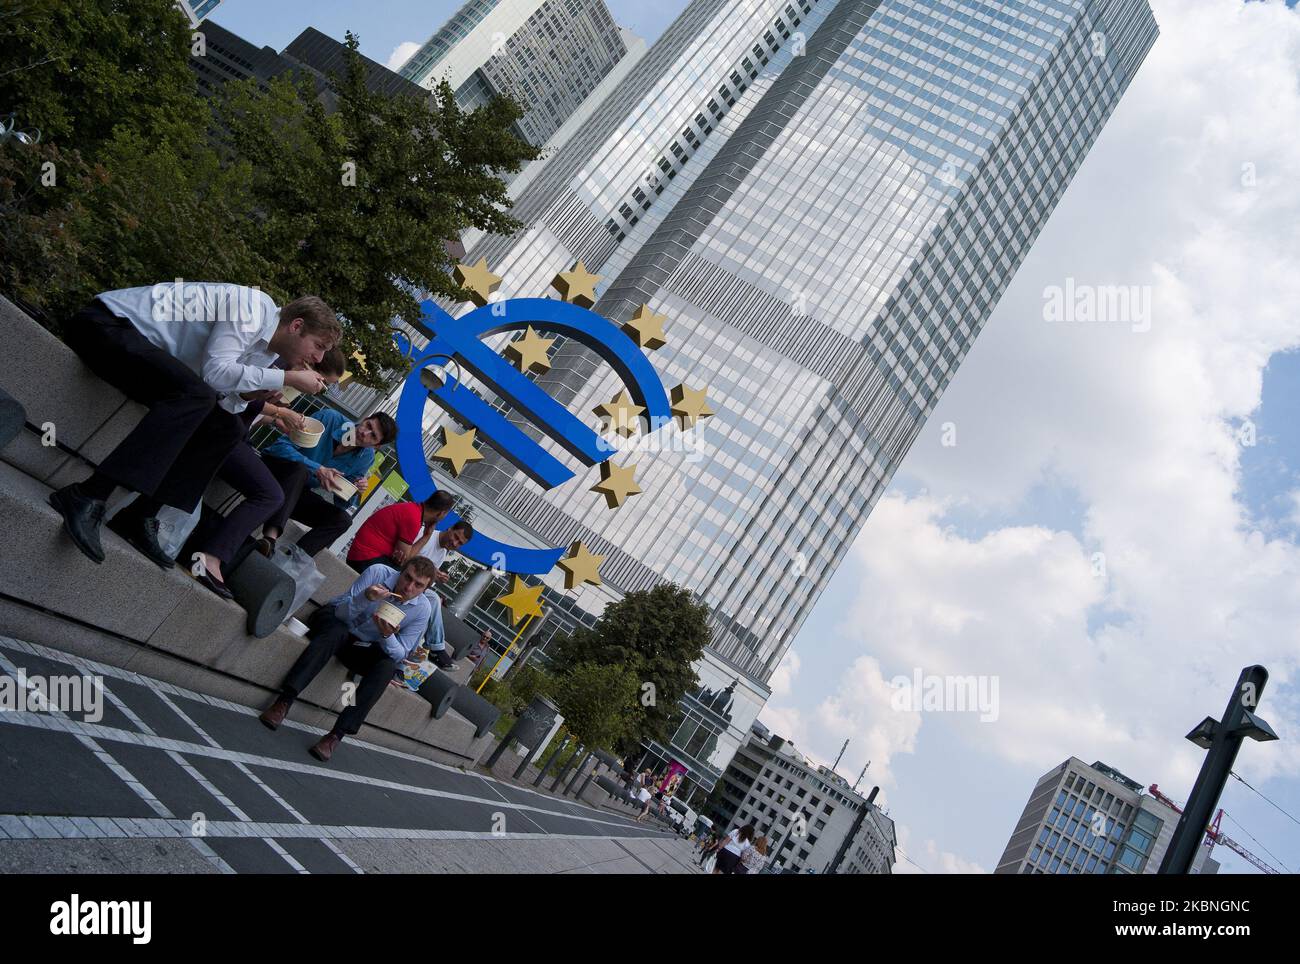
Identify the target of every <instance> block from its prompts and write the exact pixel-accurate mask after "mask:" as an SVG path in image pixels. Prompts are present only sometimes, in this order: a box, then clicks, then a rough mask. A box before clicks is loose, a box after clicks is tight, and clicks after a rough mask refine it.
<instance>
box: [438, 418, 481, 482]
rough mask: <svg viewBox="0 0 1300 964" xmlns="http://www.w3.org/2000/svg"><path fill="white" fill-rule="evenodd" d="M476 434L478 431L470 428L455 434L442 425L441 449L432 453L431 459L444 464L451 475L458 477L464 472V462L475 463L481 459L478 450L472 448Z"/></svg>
mask: <svg viewBox="0 0 1300 964" xmlns="http://www.w3.org/2000/svg"><path fill="white" fill-rule="evenodd" d="M477 434H478V429H473V428H471V429H469V430H468V431H466V432H460V433H457V432H453V431H452V430H451V429H450V428H448V427H447V426H445V425H444V426H443V428H442V448H440V449H438V451H436V452H434V453H433V457H434V458H435V459H440V460H441V461H443V462H446V463H447V464H448V465H449V466H450V467H451V474H452V475H460V474H461V473H462V472H464V471H465V463H466V462H476V461H478V460H479V459H481V458H482V457H483V456H482V455H481V454H479V451H478V449H476V448H474V436H475V435H477Z"/></svg>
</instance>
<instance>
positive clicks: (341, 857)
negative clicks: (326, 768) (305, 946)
mask: <svg viewBox="0 0 1300 964" xmlns="http://www.w3.org/2000/svg"><path fill="white" fill-rule="evenodd" d="M154 695H155V696H157V697H158V698H159V699H160V700H162V701H163V703H165V704H166V705H167V707H168V708H169V709H171V711H172V712H174V713H175V714H176V715H177V716H179V717H180V718H181V719H182V720H183V721H184V722H185V725H186V726H188V727H190V728H191V729H192V730H194V732H195V733H197V734H198V735H199V736H200V737H201V738H202V739H203V740H204V742H206V743H207V744H208V745H209V746H214V747H215V746H219V745H220V744H218V743H217V741H216V740H214V739H212V737H210V736H209V735H208V734H207V732H206V731H205V730H204V729H203V727H201V726H199V725H198V724H197V723H195V722H194V721H193V720H191V719H190V718H189V717H188V716H187V715H186V714H185V711H184V710H182V709H181V708H180V707H179V706H177V705H176V704H175V703H174V702H173V701H172V699H171V698H170V697H169V696H168V695H167V694H166V693H158V692H155V693H154ZM235 768H236V769H237V770H239V772H240V773H242V774H244V776H246V777H248V779H249V780H251V781H253V783H254V784H255V785H256V786H258V787H259V788H261V789H262V790H263V791H264V792H265V793H266V795H267V796H269V797H270V798H271V799H272V800H274V801H275V802H276V803H278V804H279V805H280V806H281V807H283V808H284V809H285V810H287V811H288V812H289V815H290V816H291V817H293V818H294V819H295V820H297V821H298V822H299V823H309V822H310V821H308V819H307V818H306V817H304V816H303V815H302V814H301V813H299V812H298V811H297V810H296V809H294V808H293V807H292V806H291V805H290V804H289V801H288V800H286V799H284V797H282V796H280V794H278V793H276V792H275V791H274V790H273V789H271V787H269V786H268V785H267V784H266V782H265V781H264V780H263V779H262V778H261V777H259V776H258V775H257V774H256V773H254V772H253V771H252V770H250V769H249V768H248V767H247V766H245V765H244V764H243V763H236V764H235ZM232 812H234V810H233V808H232ZM236 816H238V814H237V813H236ZM240 819H244V820H246V819H247V817H241V818H240ZM322 842H323V843H324V844H325V847H326V849H327V850H329V851H330V852H331V853H332V854H334V856H335V857H337V858H338V859H339V860H341V861H342V862H343V863H344V864H345V865H346V866H347V867H348V868H349V869H350V870H351V871H352V872H353V873H354V874H361V873H365V871H363V870H362V869H361V868H360V867H359V866H357V864H356V863H355V862H354V861H353V860H352V858H351V857H349V856H348V855H347V854H345V853H344V852H343V851H342V850H340V849H339V848H338V847H336V846H334V844H333V843H331V842H330V841H329V840H324V841H322ZM302 873H307V870H306V869H305V868H304V869H303V871H302Z"/></svg>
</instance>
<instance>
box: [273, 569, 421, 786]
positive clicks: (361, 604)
mask: <svg viewBox="0 0 1300 964" xmlns="http://www.w3.org/2000/svg"><path fill="white" fill-rule="evenodd" d="M433 569H434V566H433V563H432V562H430V561H429V560H428V559H426V558H424V557H423V556H416V557H414V558H413V559H411V560H410V561H409V562H407V563H406V564H405V565H404V566H402V568H401V570H400V571H399V570H397V569H394V568H393V567H392V566H386V565H381V564H376V565H373V566H370V567H368V568H367V569H366V570H365V571H364V572H362V573H361V575H360V576H359V577H358V578H357V580H356V581H355V582H354V583H352V586H351V588H349V589H348V591H347V592H345V593H342V594H341V595H339V596H336V597H335V598H334V599H331V600H330V601H329V602H328V603H327V604H325V605H324V606H322V607H321V608H320V609H318V610H316V612H314V613H312V615H311V617H310V618H309V620H308V633H307V640H308V643H307V648H306V649H305V650H303V652H302V655H301V656H299V657H298V659H297V661H296V662H295V663H294V664H293V666H292V667H291V668H290V669H289V672H288V674H287V675H286V676H285V678H284V682H283V683H281V684H280V695H279V696H277V697H276V699H275V702H273V703H272V704H271V705H270V706H269V707H267V708H266V710H265V711H264V712H263V713H262V715H261V716H260V717H258V718H259V719H260V720H261V721H262V723H263V725H265V726H266V727H268V728H269V729H272V730H275V729H279V727H280V724H281V723H283V722H284V718H285V716H286V715H287V714H288V712H289V708H290V707H291V706H293V702H294V700H295V699H297V697H298V694H299V693H301V692H302V691H303V690H305V689H306V688H307V687H308V686H309V685H310V684H311V681H312V680H314V679H315V678H316V676H317V675H318V674H319V673H320V671H321V670H323V669H324V668H325V666H326V665H327V664H328V663H329V661H330V658H331V657H334V656H337V657H338V658H339V661H340V662H342V663H343V665H344V666H346V667H347V668H348V669H350V670H352V671H353V672H354V673H360V674H361V685H360V686H358V687H357V691H356V694H355V700H354V702H353V703H352V704H351V705H349V706H347V707H345V708H344V709H343V712H342V713H340V714H339V716H338V720H337V721H336V722H335V724H334V726H333V728H332V729H331V730H330V731H329V732H328V733H326V734H325V736H323V737H322V738H321V739H320V741H319V742H317V743H316V745H315V746H313V747H312V748H311V751H310V752H311V754H312V756H314V757H316V759H318V760H320V761H322V762H329V759H330V757H331V756H333V754H334V751H335V749H337V748H338V745H339V743H340V742H342V740H343V738H344V737H346V736H351V735H354V734H356V733H357V732H358V731H359V730H360V729H361V724H362V723H363V722H365V719H366V715H367V714H368V713H369V712H370V710H371V709H372V708H373V707H374V705H375V704H376V703H378V702H379V698H380V697H381V696H383V694H384V690H385V689H386V688H387V687H388V684H389V682H391V681H392V679H393V676H394V675H395V674H396V672H397V669H398V667H399V666H401V665H402V663H403V662H404V661H405V660H406V659H407V658H408V657H409V656H410V655H411V653H412V651H413V650H414V649H415V648H416V647H417V646H418V645H419V644H420V637H421V636H423V635H424V629H425V627H426V626H427V625H428V622H429V615H430V611H429V600H428V599H427V598H425V595H424V592H425V590H426V589H428V588H429V586H430V585H431V584H432V582H433Z"/></svg>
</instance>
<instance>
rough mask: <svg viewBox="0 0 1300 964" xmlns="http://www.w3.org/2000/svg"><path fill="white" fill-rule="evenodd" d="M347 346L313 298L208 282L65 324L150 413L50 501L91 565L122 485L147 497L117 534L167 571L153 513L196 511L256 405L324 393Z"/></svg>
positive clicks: (104, 301)
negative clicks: (282, 299)
mask: <svg viewBox="0 0 1300 964" xmlns="http://www.w3.org/2000/svg"><path fill="white" fill-rule="evenodd" d="M341 336H342V328H341V326H340V325H339V321H338V318H337V317H336V316H335V314H334V312H333V311H332V310H331V309H330V307H329V306H328V305H326V304H325V302H323V301H321V299H319V298H317V297H314V296H307V297H303V298H298V299H297V300H295V301H291V302H289V303H288V304H287V305H285V306H284V308H283V309H281V308H277V307H276V305H275V302H274V301H272V300H271V298H270V296H269V295H267V294H266V293H265V292H262V291H260V290H258V289H257V288H248V287H243V286H240V285H227V284H214V283H202V282H184V283H182V282H180V281H177V282H176V283H175V284H170V283H168V284H158V285H154V286H153V287H146V288H125V289H122V290H120V291H107V292H104V293H103V294H101V295H99V296H97V297H96V298H95V300H94V301H93V302H92V303H91V304H90V305H89V306H88V307H87V308H84V309H82V310H81V311H79V312H77V313H76V314H75V315H73V316H72V319H71V320H70V321H69V322H68V323H67V324H66V325H65V326H64V340H65V341H66V342H67V344H68V346H69V347H70V348H71V349H72V350H73V351H75V352H76V353H77V354H78V355H80V356H81V359H82V361H84V362H85V363H86V365H87V366H88V367H89V368H90V369H91V371H93V372H94V373H95V374H96V375H98V376H99V377H100V378H102V379H104V380H105V381H106V382H108V383H109V384H110V385H113V386H114V387H116V388H118V389H119V390H121V391H122V392H123V393H124V394H125V395H126V396H127V397H129V398H132V399H135V400H136V401H137V402H140V403H142V404H144V405H146V406H148V408H149V412H148V414H146V415H145V417H144V418H142V419H141V420H140V422H139V423H138V424H137V425H136V426H135V428H134V429H132V430H131V432H130V434H128V435H127V437H126V438H125V439H123V440H122V442H121V444H119V445H118V446H117V448H115V449H114V450H113V451H112V452H110V453H109V454H108V456H107V457H106V458H104V460H103V461H102V462H100V464H99V468H98V469H97V470H96V471H95V473H94V474H93V475H91V476H90V478H88V479H86V480H85V481H83V482H78V483H76V484H75V485H69V486H66V487H64V488H62V489H59V490H58V491H57V492H54V493H52V494H51V495H50V504H51V505H52V506H54V508H56V509H57V510H58V511H59V512H60V514H62V516H63V525H64V529H65V530H66V531H67V533H68V535H69V536H71V537H72V540H73V541H74V542H75V543H76V544H77V547H78V548H79V549H80V550H81V551H82V552H83V553H85V554H86V556H88V557H89V558H90V559H91V560H93V561H94V562H97V563H98V562H103V561H104V550H103V547H102V545H101V544H100V526H101V524H102V523H103V520H104V509H105V506H104V503H105V501H106V500H107V499H108V497H109V496H110V495H111V494H112V493H113V490H114V489H115V488H116V487H117V486H122V487H123V488H126V489H128V490H130V491H132V492H137V493H139V495H138V496H137V498H136V499H135V501H134V502H133V503H132V504H131V505H130V506H128V507H127V509H125V510H123V511H122V512H120V513H118V516H116V517H114V520H113V529H114V530H115V531H117V532H119V533H120V534H121V535H123V536H124V537H125V538H126V539H127V540H128V541H129V542H130V543H131V545H133V546H135V548H136V549H138V550H139V551H140V552H142V553H144V554H145V555H146V556H148V557H149V558H150V559H151V560H153V561H154V562H155V563H157V564H158V565H159V566H162V567H164V568H170V567H171V565H172V564H173V560H172V559H171V558H170V557H169V556H168V555H167V554H166V553H165V552H164V551H163V550H162V547H161V546H160V545H159V544H158V520H157V518H156V514H157V512H158V510H159V509H161V508H162V507H163V506H165V505H169V506H174V507H175V508H177V509H181V510H182V511H185V512H190V511H193V509H194V507H195V506H196V505H197V504H198V501H199V499H200V498H201V497H202V495H203V490H204V489H205V488H207V485H208V483H209V482H210V481H211V480H212V477H213V476H214V475H215V474H216V472H217V469H218V468H219V467H220V466H221V463H222V462H223V461H224V460H225V458H226V456H227V455H229V454H230V451H231V450H232V449H233V448H234V447H235V445H236V444H238V442H239V440H240V439H242V438H243V437H244V434H245V432H246V430H247V426H246V425H245V424H244V422H243V421H242V420H241V419H240V417H239V416H238V414H236V413H238V412H240V411H242V410H243V409H244V408H245V407H246V406H247V404H248V402H249V401H252V400H255V399H259V398H260V399H265V398H268V397H273V396H275V394H276V393H277V392H278V391H279V390H280V389H281V388H284V387H285V386H290V387H292V388H296V389H298V390H299V391H302V392H309V393H315V392H318V391H320V390H321V389H322V388H323V387H324V383H323V381H322V379H321V376H320V375H319V374H318V373H316V372H315V371H311V370H310V369H309V368H308V366H310V365H314V364H316V363H318V362H319V361H320V360H321V358H322V357H323V356H324V354H325V352H326V351H328V350H329V349H330V348H332V347H334V346H335V345H336V344H337V343H338V341H339V339H340V338H341Z"/></svg>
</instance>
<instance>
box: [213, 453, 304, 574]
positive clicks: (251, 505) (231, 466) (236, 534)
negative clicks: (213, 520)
mask: <svg viewBox="0 0 1300 964" xmlns="http://www.w3.org/2000/svg"><path fill="white" fill-rule="evenodd" d="M217 478H219V479H221V480H222V481H223V482H227V483H229V484H230V485H231V486H233V487H234V488H235V489H236V490H237V491H239V492H240V493H242V494H243V496H244V499H243V501H242V502H240V503H239V505H237V506H235V508H234V509H232V510H231V512H230V514H229V515H228V516H226V518H225V520H224V521H223V522H222V523H221V525H219V526H218V527H217V528H216V529H215V530H214V531H213V532H212V534H211V535H209V536H208V537H207V539H205V540H204V541H203V542H201V543H200V544H199V549H200V551H202V552H206V553H209V554H211V555H214V556H216V557H217V558H218V559H220V560H221V561H222V562H223V563H226V562H229V561H230V560H231V557H232V556H234V554H235V550H236V549H238V548H239V547H240V546H241V545H243V543H244V540H245V539H247V538H248V537H249V536H250V535H251V534H252V532H253V530H254V529H256V528H257V527H258V526H260V525H262V524H263V523H264V522H266V521H267V519H269V518H270V517H271V516H272V515H273V514H274V513H275V512H277V511H278V510H279V509H280V506H281V504H282V503H283V502H284V493H283V492H282V491H280V483H279V482H277V481H276V479H275V476H274V475H272V474H271V470H270V469H268V468H267V467H266V464H265V463H264V462H263V461H262V460H261V459H260V458H258V455H257V452H256V451H255V450H254V448H253V446H251V445H249V444H248V443H247V442H240V443H239V444H238V445H236V446H235V448H234V451H232V452H231V453H230V454H229V455H228V456H226V461H224V462H222V463H221V468H220V469H218V470H217Z"/></svg>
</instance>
